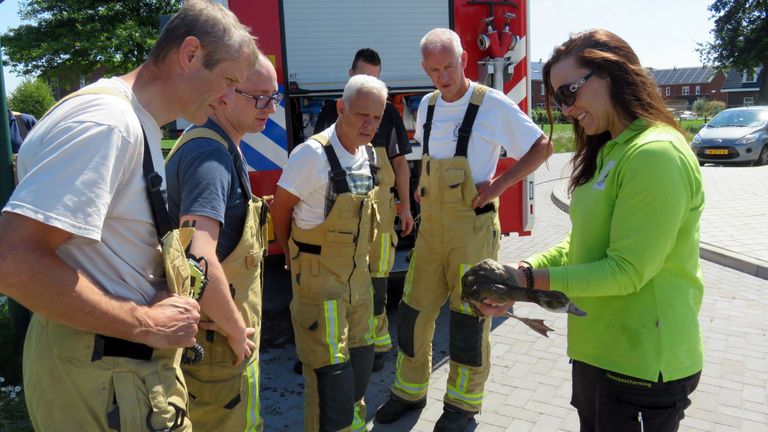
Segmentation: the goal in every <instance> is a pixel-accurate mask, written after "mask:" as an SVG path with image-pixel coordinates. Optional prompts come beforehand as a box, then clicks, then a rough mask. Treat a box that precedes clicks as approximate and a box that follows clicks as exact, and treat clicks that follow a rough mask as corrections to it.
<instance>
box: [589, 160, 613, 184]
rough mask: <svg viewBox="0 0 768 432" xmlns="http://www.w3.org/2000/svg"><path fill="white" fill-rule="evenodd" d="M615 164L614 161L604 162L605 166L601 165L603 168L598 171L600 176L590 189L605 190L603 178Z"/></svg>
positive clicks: (604, 178)
mask: <svg viewBox="0 0 768 432" xmlns="http://www.w3.org/2000/svg"><path fill="white" fill-rule="evenodd" d="M615 166H616V161H615V160H609V161H608V163H607V164H605V167H603V170H602V171H600V176H599V177H598V178H597V181H596V182H595V185H594V186H592V189H596V190H605V180H606V179H607V178H608V173H610V172H611V170H612V169H613V167H615Z"/></svg>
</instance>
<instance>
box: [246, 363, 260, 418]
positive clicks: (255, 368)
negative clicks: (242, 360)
mask: <svg viewBox="0 0 768 432" xmlns="http://www.w3.org/2000/svg"><path fill="white" fill-rule="evenodd" d="M245 373H246V376H247V378H248V389H247V391H248V406H247V412H246V423H245V431H246V432H251V431H258V425H259V423H260V417H261V413H260V412H259V408H260V402H261V401H260V400H259V365H258V362H256V361H254V362H251V363H250V364H248V367H247V368H246V372H245Z"/></svg>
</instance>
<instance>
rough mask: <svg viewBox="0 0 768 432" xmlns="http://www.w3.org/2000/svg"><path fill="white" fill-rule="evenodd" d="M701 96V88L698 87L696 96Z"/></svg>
mask: <svg viewBox="0 0 768 432" xmlns="http://www.w3.org/2000/svg"><path fill="white" fill-rule="evenodd" d="M700 94H701V86H696V96H699V95H700Z"/></svg>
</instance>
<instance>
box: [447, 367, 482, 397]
mask: <svg viewBox="0 0 768 432" xmlns="http://www.w3.org/2000/svg"><path fill="white" fill-rule="evenodd" d="M458 372H459V373H458V376H457V377H456V385H451V384H448V392H447V393H448V394H449V395H451V396H453V397H454V398H456V399H459V400H461V401H464V402H466V403H468V404H470V405H480V404H481V403H482V402H483V393H482V392H480V393H468V392H467V387H468V386H469V374H470V372H471V371H470V370H469V369H468V368H466V367H463V366H459V371H458Z"/></svg>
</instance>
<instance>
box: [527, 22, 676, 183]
mask: <svg viewBox="0 0 768 432" xmlns="http://www.w3.org/2000/svg"><path fill="white" fill-rule="evenodd" d="M567 57H573V58H574V60H575V61H576V64H578V65H579V66H581V67H583V68H585V69H589V70H591V71H594V72H595V74H596V75H597V76H599V77H601V78H607V79H608V80H609V82H610V87H611V88H610V97H611V103H612V104H613V108H614V109H615V110H616V111H617V115H618V117H619V118H621V119H623V120H626V121H628V122H632V121H634V120H636V119H637V118H643V119H645V120H647V121H648V122H650V123H651V124H654V123H656V124H658V123H664V124H667V125H669V126H671V127H673V128H675V129H677V130H678V131H680V128H679V127H678V126H677V122H675V118H674V117H673V116H672V114H671V113H670V112H669V111H668V110H667V106H666V104H665V103H664V100H663V99H662V97H661V95H660V94H659V91H658V89H657V87H656V82H655V81H654V79H653V78H652V77H651V75H650V73H649V72H648V71H647V70H645V69H644V68H643V67H642V66H641V65H640V60H639V59H638V58H637V54H635V52H634V51H633V50H632V47H630V46H629V44H627V42H625V41H624V39H622V38H620V37H618V36H617V35H615V34H614V33H611V32H609V31H608V30H603V29H593V30H586V31H583V32H580V33H576V34H573V35H571V37H570V39H568V40H567V41H566V42H565V43H563V44H562V45H560V46H559V47H557V48H555V50H554V51H553V52H552V57H550V59H549V60H547V63H545V64H544V68H543V70H542V75H543V78H544V88H545V96H544V101H545V104H546V109H547V117H548V118H549V123H550V130H549V135H550V140H551V139H552V131H553V130H554V121H553V117H552V110H551V107H550V105H551V100H552V99H551V98H552V93H554V91H555V89H553V88H552V83H551V81H550V72H551V70H552V66H553V65H554V64H555V63H557V62H559V61H561V60H563V59H565V58H567ZM572 121H573V134H574V140H575V142H574V154H573V173H572V174H571V181H570V184H569V186H568V189H569V191H570V192H573V189H574V188H576V187H577V186H581V185H583V184H585V183H587V182H588V181H590V180H591V179H592V177H594V175H595V171H596V170H597V154H598V152H599V151H600V149H601V148H602V147H603V146H604V145H605V143H606V142H608V141H609V140H610V139H611V134H610V132H609V131H605V132H603V133H600V134H597V135H587V134H586V133H585V132H584V128H582V127H581V125H580V124H579V121H578V120H576V119H572ZM614 138H615V137H614Z"/></svg>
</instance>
